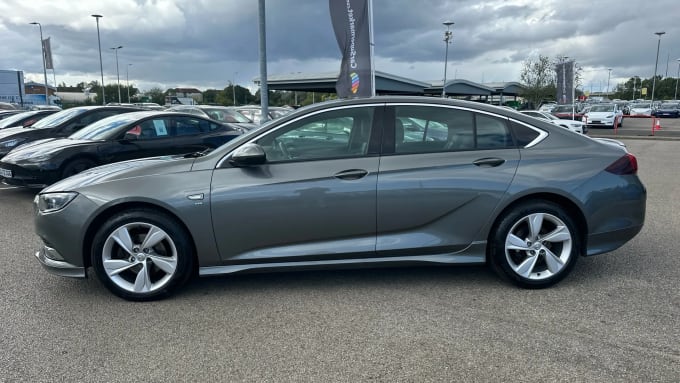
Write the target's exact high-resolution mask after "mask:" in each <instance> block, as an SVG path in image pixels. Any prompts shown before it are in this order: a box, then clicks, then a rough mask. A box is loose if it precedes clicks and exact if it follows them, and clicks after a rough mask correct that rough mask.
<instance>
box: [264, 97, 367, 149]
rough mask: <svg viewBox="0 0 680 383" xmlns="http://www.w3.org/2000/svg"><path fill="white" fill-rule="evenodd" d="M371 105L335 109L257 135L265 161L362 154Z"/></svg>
mask: <svg viewBox="0 0 680 383" xmlns="http://www.w3.org/2000/svg"><path fill="white" fill-rule="evenodd" d="M372 123H373V107H358V108H346V109H339V110H334V111H329V112H324V113H319V114H316V115H313V116H309V117H306V118H303V119H301V120H298V121H295V122H292V123H290V124H287V125H286V126H285V127H283V128H279V129H277V130H276V131H274V132H272V133H270V134H268V135H267V136H265V137H263V138H261V139H260V140H258V141H257V143H258V144H259V145H260V146H262V148H263V149H264V151H265V153H266V155H267V160H268V161H273V162H277V161H289V160H321V159H332V158H345V157H360V156H364V155H366V153H367V151H368V143H369V140H370V135H371V124H372Z"/></svg>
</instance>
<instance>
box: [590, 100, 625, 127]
mask: <svg viewBox="0 0 680 383" xmlns="http://www.w3.org/2000/svg"><path fill="white" fill-rule="evenodd" d="M583 122H584V123H585V124H586V126H587V127H591V126H598V127H608V128H612V129H614V128H616V125H617V123H618V126H619V127H621V126H623V110H622V109H621V108H619V107H618V106H617V105H616V104H596V105H593V106H592V107H591V108H590V110H589V111H588V113H586V114H584V115H583Z"/></svg>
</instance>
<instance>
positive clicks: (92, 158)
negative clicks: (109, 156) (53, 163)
mask: <svg viewBox="0 0 680 383" xmlns="http://www.w3.org/2000/svg"><path fill="white" fill-rule="evenodd" d="M78 160H88V161H92V162H94V164H95V165H96V166H99V165H101V163H100V161H99V159H98V158H97V156H95V155H93V154H90V153H78V154H76V155H75V156H73V157H71V158H68V159H65V160H64V161H62V163H61V165H60V166H59V173H62V172H63V171H64V169H65V168H66V166H68V165H69V164H70V163H73V162H75V161H78Z"/></svg>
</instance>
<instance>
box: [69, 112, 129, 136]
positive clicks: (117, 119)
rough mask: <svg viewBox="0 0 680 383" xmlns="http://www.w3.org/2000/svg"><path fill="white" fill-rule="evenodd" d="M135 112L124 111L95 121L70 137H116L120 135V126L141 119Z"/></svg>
mask: <svg viewBox="0 0 680 383" xmlns="http://www.w3.org/2000/svg"><path fill="white" fill-rule="evenodd" d="M134 114H135V113H132V115H130V114H129V113H123V114H119V115H115V116H111V117H107V118H104V119H102V120H99V121H97V122H93V123H92V124H90V125H88V126H86V127H84V128H82V129H80V130H79V131H77V132H75V133H73V134H72V135H70V136H69V138H71V139H74V140H91V141H98V140H111V139H114V138H116V137H117V136H118V135H120V130H119V129H118V128H120V127H122V126H125V125H128V124H131V123H132V122H134V121H136V120H138V119H139V117H138V116H134Z"/></svg>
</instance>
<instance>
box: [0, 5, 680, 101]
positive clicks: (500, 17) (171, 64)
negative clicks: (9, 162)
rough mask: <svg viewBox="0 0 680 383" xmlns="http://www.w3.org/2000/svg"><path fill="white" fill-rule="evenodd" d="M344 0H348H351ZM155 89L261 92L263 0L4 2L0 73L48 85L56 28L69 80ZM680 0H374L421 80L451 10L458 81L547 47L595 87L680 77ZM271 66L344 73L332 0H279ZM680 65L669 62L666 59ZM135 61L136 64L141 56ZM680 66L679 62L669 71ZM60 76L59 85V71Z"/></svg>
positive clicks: (58, 57) (498, 71) (384, 63)
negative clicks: (46, 41) (257, 88)
mask: <svg viewBox="0 0 680 383" xmlns="http://www.w3.org/2000/svg"><path fill="white" fill-rule="evenodd" d="M339 1H342V0H339ZM92 14H101V15H103V16H104V17H103V18H102V19H100V33H101V44H102V56H103V66H104V77H105V79H104V81H105V83H106V84H112V83H114V82H115V81H116V60H115V55H114V51H113V50H111V49H109V48H111V47H117V46H120V45H122V46H123V48H122V49H120V50H119V51H118V62H119V68H120V69H119V70H120V76H121V82H122V83H123V84H124V81H125V79H126V75H128V74H129V80H130V83H131V84H134V85H135V86H137V87H139V88H141V89H142V90H147V89H150V88H152V87H161V88H163V89H166V88H169V87H195V88H198V89H200V90H205V89H208V88H219V89H221V88H224V87H225V86H227V85H228V83H229V82H230V81H235V82H236V83H237V84H239V85H242V86H248V87H251V88H252V89H254V88H253V82H252V80H253V78H254V77H256V76H258V74H259V63H258V52H259V48H258V1H257V0H117V1H115V2H114V1H104V0H88V1H73V0H49V1H43V0H30V1H26V0H2V2H0V46H1V47H2V54H0V69H15V70H23V71H24V73H25V76H26V78H27V80H34V81H38V82H42V81H43V73H42V60H41V56H40V49H41V48H40V34H39V29H38V27H37V26H36V25H30V24H29V23H30V22H32V21H36V22H40V23H41V24H42V30H43V36H44V37H45V38H47V37H48V36H49V37H51V42H52V52H53V59H54V65H55V69H56V80H57V82H58V83H61V82H65V83H66V84H67V85H75V84H77V83H78V82H81V81H86V82H89V81H92V80H99V79H100V72H99V54H98V47H97V29H96V22H95V19H94V18H93V17H91V16H90V15H92ZM679 15H680V2H679V1H678V0H647V1H646V2H633V1H629V0H626V1H620V0H597V1H593V0H569V1H564V0H417V1H416V0H373V26H374V37H375V67H376V70H379V71H383V72H387V73H391V74H394V75H398V76H403V77H407V78H412V79H416V80H421V81H431V80H440V81H441V79H442V78H443V70H444V52H445V44H444V42H443V33H444V30H445V27H444V26H443V25H442V22H444V21H446V20H451V21H453V22H455V24H454V26H453V36H454V39H453V43H452V44H451V45H450V48H449V61H448V63H449V66H448V78H453V77H456V78H462V79H466V80H471V81H475V82H496V81H519V73H520V68H521V64H522V62H523V61H524V60H526V59H527V58H532V57H536V56H538V55H539V54H542V55H547V56H550V57H556V56H558V55H565V56H569V57H571V58H574V59H576V61H577V63H578V64H579V65H581V66H582V67H583V68H584V70H583V76H584V87H585V88H586V90H588V89H592V90H594V91H597V90H599V89H603V90H604V88H606V85H607V76H608V73H609V72H608V70H607V69H608V68H612V72H611V87H612V88H613V87H614V84H616V82H618V81H621V80H624V79H626V78H629V77H631V76H635V75H637V76H641V77H651V76H652V74H653V73H654V63H655V59H656V50H657V41H658V38H657V36H656V35H655V34H654V32H658V31H665V32H666V34H665V35H663V37H662V38H661V49H660V54H659V69H658V73H659V74H661V75H666V71H668V72H667V73H668V76H671V77H675V76H676V73H677V70H678V61H677V59H678V58H680V19H678V16H679ZM266 23H267V57H268V66H267V68H268V73H269V74H270V75H281V74H289V73H298V72H301V73H319V72H330V71H337V70H339V65H340V52H339V49H338V46H337V43H336V40H335V37H334V35H333V31H332V28H331V23H330V16H329V11H328V0H267V2H266ZM667 63H669V64H668V65H667ZM129 64H131V65H129ZM667 68H668V69H667ZM48 82H49V83H53V80H52V73H51V71H49V73H48Z"/></svg>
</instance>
